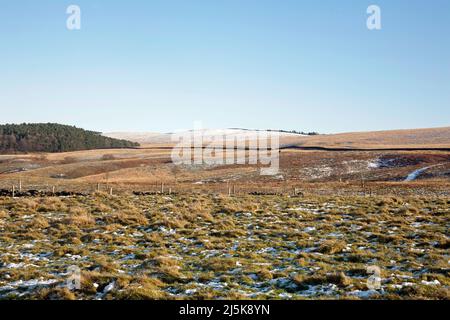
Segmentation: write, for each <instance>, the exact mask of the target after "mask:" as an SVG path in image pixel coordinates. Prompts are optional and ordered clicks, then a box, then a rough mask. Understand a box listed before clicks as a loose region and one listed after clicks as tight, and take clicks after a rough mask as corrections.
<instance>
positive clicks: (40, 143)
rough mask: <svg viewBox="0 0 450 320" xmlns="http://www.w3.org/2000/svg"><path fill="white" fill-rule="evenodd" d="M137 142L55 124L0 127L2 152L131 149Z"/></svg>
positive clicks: (7, 125) (0, 147) (0, 149)
mask: <svg viewBox="0 0 450 320" xmlns="http://www.w3.org/2000/svg"><path fill="white" fill-rule="evenodd" d="M136 146H139V144H138V143H135V142H131V141H127V140H119V139H113V138H109V137H104V136H102V135H101V133H100V132H94V131H87V130H83V129H80V128H76V127H74V126H67V125H61V124H56V123H29V124H26V123H23V124H5V125H0V152H1V153H7V152H66V151H77V150H89V149H109V148H130V147H136Z"/></svg>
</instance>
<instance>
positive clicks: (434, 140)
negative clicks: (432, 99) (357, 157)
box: [289, 127, 450, 149]
mask: <svg viewBox="0 0 450 320" xmlns="http://www.w3.org/2000/svg"><path fill="white" fill-rule="evenodd" d="M289 144H292V145H297V146H304V147H328V148H333V147H338V148H348V149H351V148H368V149H377V148H380V149H383V148H386V149H387V148H450V127H443V128H427V129H407V130H386V131H371V132H349V133H339V134H327V135H317V136H308V137H297V138H296V139H291V140H290V141H289Z"/></svg>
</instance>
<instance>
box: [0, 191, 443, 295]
mask: <svg viewBox="0 0 450 320" xmlns="http://www.w3.org/2000/svg"><path fill="white" fill-rule="evenodd" d="M449 207H450V200H449V199H448V197H428V196H423V197H418V196H413V197H381V196H373V197H365V196H349V197H338V196H324V197H319V196H305V197H293V196H250V195H239V196H231V197H229V196H223V195H219V194H195V195H194V194H187V195H186V194H184V195H183V194H179V195H175V194H172V195H149V196H133V195H126V194H122V195H120V196H109V195H106V194H103V193H96V194H93V195H89V196H79V197H65V198H56V197H48V198H44V197H43V198H39V197H38V198H15V199H13V198H1V199H0V218H1V219H0V231H1V232H0V268H1V272H0V298H1V299H17V298H20V299H36V298H39V299H41V298H45V299H163V298H164V299H217V298H225V299H231V298H233V299H249V298H250V299H310V298H327V299H367V298H370V299H399V298H400V299H404V298H408V299H409V298H414V299H449V297H450V295H449V294H450V291H449V285H450V276H449V255H448V248H449V243H450V242H449V239H448V236H449V234H448V230H449V222H450V221H449V216H450V211H449ZM70 266H78V267H79V268H80V270H81V288H80V290H74V291H71V290H68V289H67V288H66V286H65V282H66V280H67V270H68V268H69V267H70ZM369 266H377V267H378V268H380V270H381V275H380V278H381V288H380V289H378V290H369V289H368V287H367V281H368V278H369V276H370V274H369V273H367V267H369Z"/></svg>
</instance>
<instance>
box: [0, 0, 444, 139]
mask: <svg viewBox="0 0 450 320" xmlns="http://www.w3.org/2000/svg"><path fill="white" fill-rule="evenodd" d="M70 4H76V5H79V6H80V8H81V11H82V16H81V30H78V31H69V30H67V28H66V19H67V17H68V15H67V14H66V8H67V7H68V6H69V5H70ZM371 4H376V5H378V6H380V8H381V14H382V16H381V18H382V30H379V31H369V30H368V29H367V27H366V19H367V16H368V15H367V13H366V9H367V7H368V6H369V5H371ZM0 49H1V50H0V112H1V113H0V114H1V118H0V123H11V122H14V123H17V122H59V123H65V124H73V125H77V126H80V127H83V128H86V129H93V130H98V131H104V132H106V131H171V130H178V129H189V128H192V126H193V122H194V121H196V120H199V121H202V122H203V125H204V126H205V127H210V128H212V127H214V128H227V127H246V128H261V129H262V128H277V129H296V130H307V131H319V132H323V133H331V132H345V131H366V130H382V129H394V128H417V127H438V126H448V125H450V1H448V0H432V1H429V0H387V1H381V0H371V1H365V0H321V1H317V0H309V1H301V0H142V1H139V0H128V1H125V0H123V1H105V0H71V1H63V0H61V1H60V0H29V1H25V0H1V5H0Z"/></svg>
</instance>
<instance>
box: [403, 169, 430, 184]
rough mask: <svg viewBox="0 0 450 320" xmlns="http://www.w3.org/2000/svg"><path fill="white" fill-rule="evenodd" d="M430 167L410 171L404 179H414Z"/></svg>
mask: <svg viewBox="0 0 450 320" xmlns="http://www.w3.org/2000/svg"><path fill="white" fill-rule="evenodd" d="M429 168H431V167H425V168H421V169H417V170H415V171H413V172H411V173H410V174H409V175H408V176H407V177H406V179H405V181H414V180H416V179H417V178H418V177H419V176H420V175H421V174H422V172H424V171H426V170H428V169H429Z"/></svg>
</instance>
